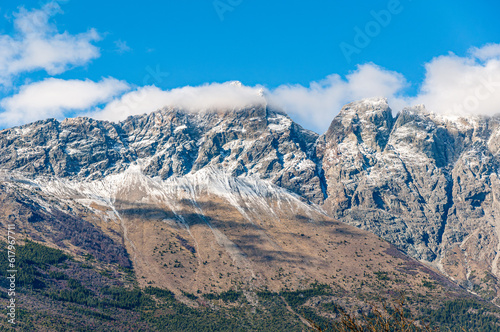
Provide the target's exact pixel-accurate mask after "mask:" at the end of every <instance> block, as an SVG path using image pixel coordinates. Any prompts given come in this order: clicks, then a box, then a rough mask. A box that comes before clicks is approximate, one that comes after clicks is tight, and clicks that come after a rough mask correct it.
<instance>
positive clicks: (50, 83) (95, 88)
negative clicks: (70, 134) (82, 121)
mask: <svg viewBox="0 0 500 332" xmlns="http://www.w3.org/2000/svg"><path fill="white" fill-rule="evenodd" d="M128 89H129V85H128V84H127V83H126V82H123V81H119V80H116V79H114V78H104V79H102V80H101V81H99V82H94V81H90V80H84V81H82V80H62V79H56V78H48V79H45V80H43V81H41V82H36V83H31V84H28V85H24V86H22V87H21V88H20V91H19V93H17V94H15V95H14V96H11V97H8V98H4V99H3V100H2V101H1V102H0V106H1V107H2V108H3V109H4V110H5V111H4V112H2V113H0V124H1V125H4V126H5V125H8V126H12V125H18V124H23V123H27V122H31V121H36V120H41V119H47V118H52V117H55V118H63V117H65V116H67V114H68V113H69V112H71V111H75V110H76V111H80V112H81V111H82V110H86V109H89V108H91V107H94V106H96V105H98V104H101V103H106V102H109V101H111V99H112V98H113V97H114V96H117V95H120V94H122V93H123V92H125V91H126V90H128Z"/></svg>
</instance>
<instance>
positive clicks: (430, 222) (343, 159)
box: [0, 99, 500, 300]
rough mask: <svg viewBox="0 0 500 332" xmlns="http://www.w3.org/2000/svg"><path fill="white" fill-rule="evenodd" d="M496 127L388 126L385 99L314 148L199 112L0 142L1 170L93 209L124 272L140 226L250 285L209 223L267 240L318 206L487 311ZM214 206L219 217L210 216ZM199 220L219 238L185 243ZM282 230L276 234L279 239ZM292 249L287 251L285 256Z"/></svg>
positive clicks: (299, 137)
mask: <svg viewBox="0 0 500 332" xmlns="http://www.w3.org/2000/svg"><path fill="white" fill-rule="evenodd" d="M498 124H499V120H498V119H497V118H495V117H493V118H481V117H474V118H473V117H471V118H465V119H464V118H460V119H458V118H457V119H451V118H447V117H443V116H439V115H436V114H433V113H430V112H428V111H426V110H425V108H424V107H423V106H417V107H413V108H409V109H405V110H403V111H402V112H401V113H399V114H398V115H397V116H394V115H393V114H392V111H391V109H390V108H389V106H388V104H387V101H386V100H385V99H367V100H362V101H359V102H355V103H351V104H348V105H346V106H345V107H344V108H343V109H342V110H341V112H340V113H339V115H338V116H337V117H336V118H335V119H334V120H333V122H332V124H331V126H330V128H329V130H328V131H327V132H326V133H325V134H324V135H321V136H318V135H317V134H315V133H313V132H310V131H307V130H304V129H303V128H301V127H300V126H299V125H297V124H295V123H294V122H293V121H292V120H291V119H290V118H289V117H288V116H286V115H285V114H283V113H280V112H276V111H273V110H270V109H268V108H267V107H265V106H255V107H249V108H247V109H243V110H237V111H205V112H198V113H189V112H184V111H182V110H178V109H164V110H161V111H157V112H153V113H150V114H148V115H143V116H136V117H131V118H128V119H127V120H125V121H123V122H120V123H117V124H113V123H108V122H105V121H96V120H92V119H88V118H76V119H67V120H64V121H62V122H58V121H55V120H46V121H39V122H36V123H33V124H29V125H25V126H22V127H16V128H11V129H7V130H3V131H0V169H1V170H2V171H3V172H4V173H3V179H4V181H8V182H10V183H12V181H14V182H16V181H17V182H16V183H21V182H19V181H25V182H26V181H28V182H30V181H31V182H32V183H33V184H34V186H38V188H40V189H39V190H41V192H42V193H43V195H48V196H47V197H49V196H50V197H52V199H55V200H62V201H64V206H67V210H68V209H76V210H78V211H84V210H85V209H88V211H92V215H94V216H95V218H96V220H97V219H99V220H101V221H102V222H103V223H102V224H99V225H101V226H102V227H103V229H107V228H110V230H107V231H106V232H105V233H106V234H107V235H106V236H107V237H106V239H108V238H109V239H113V234H115V233H113V232H118V233H120V232H121V234H122V236H123V237H124V238H125V240H124V244H125V246H127V243H129V244H128V247H127V251H128V252H129V253H132V254H131V259H132V261H133V262H134V259H136V261H140V260H137V257H135V256H134V255H141V252H142V251H141V250H138V249H137V246H136V244H137V243H138V242H141V241H143V242H144V238H143V236H144V234H147V233H148V234H149V233H151V234H150V235H151V236H153V231H154V227H156V226H154V225H153V226H154V227H153V226H152V224H151V225H150V226H148V227H146V228H144V227H145V226H144V227H143V226H141V227H142V228H141V227H139V226H138V225H140V223H139V220H144V219H145V218H146V219H148V218H149V219H151V218H152V219H154V220H155V222H156V220H159V221H162V220H163V221H164V220H166V221H165V223H167V224H168V223H172V222H173V224H172V225H170V226H168V227H170V228H169V229H170V231H171V233H172V234H174V233H175V234H176V236H180V237H181V238H182V239H184V241H181V244H182V243H184V245H186V246H189V247H186V248H196V245H195V244H194V242H193V243H191V242H190V241H189V240H188V239H189V238H192V241H199V240H200V239H211V240H208V241H209V242H208V243H212V242H213V241H215V242H217V243H219V244H220V245H221V246H222V247H224V248H226V254H227V255H229V256H228V261H229V260H232V261H233V262H239V265H238V264H236V263H235V266H238V269H237V271H240V269H241V271H247V272H241V271H240V272H236V271H232V270H231V269H228V270H227V271H225V273H229V274H231V273H240V274H241V278H243V279H245V278H247V279H248V280H252V278H253V279H255V276H252V273H253V272H252V273H251V272H248V271H255V270H248V269H247V268H245V266H249V265H248V264H250V265H251V263H249V261H248V259H247V258H245V257H248V256H251V254H250V253H249V252H247V251H243V252H240V251H238V250H236V249H235V248H241V247H242V246H243V244H242V243H243V242H238V241H242V240H241V239H239V240H238V236H236V233H234V234H233V233H231V231H227V232H229V233H225V232H226V231H224V232H222V233H220V232H218V231H216V229H217V228H218V227H217V226H216V225H217V222H214V223H211V221H217V220H222V219H224V218H225V217H227V216H224V218H223V215H224V212H223V210H224V209H226V211H228V210H227V209H229V208H228V206H231V208H230V209H229V210H230V211H231V212H230V213H229V212H228V215H232V216H233V217H232V218H233V219H234V220H240V219H241V220H247V221H249V222H250V221H251V223H253V224H254V226H252V227H254V228H255V227H256V228H255V229H261V230H262V229H265V228H266V227H267V226H264V225H263V224H260V223H261V222H265V220H264V219H266V220H274V221H275V222H276V223H278V222H279V220H282V219H284V218H285V219H287V218H288V219H289V220H292V219H293V220H295V218H296V216H297V215H300V216H302V217H303V218H305V219H308V220H314V219H316V220H317V219H318V218H319V219H322V218H327V217H326V216H325V215H324V213H323V212H322V210H321V208H322V209H323V210H324V211H326V213H327V214H328V215H330V216H331V217H334V218H336V219H338V220H340V221H343V222H345V223H348V224H351V225H354V226H357V227H359V228H363V229H365V230H369V231H370V232H373V233H375V234H377V235H379V236H381V237H383V238H385V239H387V240H388V241H390V242H392V243H394V244H395V245H397V246H398V247H400V248H402V249H403V250H405V251H406V252H407V253H408V254H410V255H411V256H413V257H416V258H418V259H420V260H422V261H425V262H427V263H429V264H432V265H434V266H435V267H436V268H438V269H440V270H441V271H442V272H444V273H445V274H447V275H448V276H450V277H451V278H454V279H456V280H457V281H458V282H459V283H461V284H463V285H464V286H466V287H468V288H469V289H470V290H472V291H475V292H478V293H480V295H482V296H483V297H485V298H488V299H489V300H495V299H496V297H497V294H498V289H497V286H496V283H497V277H498V276H499V273H500V272H499V270H498V269H499V268H498V264H499V258H500V250H499V249H500V247H499V246H500V241H499V236H500V234H498V227H500V225H497V224H498V220H500V218H499V217H500V216H498V211H499V209H498V198H499V195H500V193H499V190H500V180H499V179H498V175H497V173H498V171H497V169H498V151H499V149H500V128H499V126H498ZM133 174H135V175H133ZM9 179H10V180H9ZM22 183H24V182H22ZM125 184H127V185H125ZM165 188H167V189H165ZM168 188H170V189H168ZM266 188H267V189H266ZM24 189H25V190H28V191H29V188H24ZM278 189H279V190H278ZM280 190H283V191H280ZM217 197H218V198H217ZM221 197H222V199H223V202H224V203H223V204H222V203H221V204H222V205H221V206H224V207H225V208H224V209H222V208H220V209H219V208H217V206H216V205H211V207H209V205H210V204H209V202H212V203H213V202H217V201H218V200H219V199H221ZM209 198H210V199H209ZM40 200H43V199H41V198H40ZM71 200H73V201H76V202H77V203H78V204H79V205H78V207H77V206H76V205H75V206H73V205H72V204H73V203H71ZM282 201H283V202H285V201H288V202H292V201H293V203H290V204H289V205H288V206H286V204H285V205H280V202H282ZM172 202H174V203H172ZM175 202H176V203H175ZM75 204H76V203H75ZM207 204H208V205H207ZM228 204H229V205H228ZM265 206H268V207H269V206H272V207H274V208H271V209H270V210H269V209H268V208H266V207H265ZM290 211H295V212H293V213H292V214H290V213H291V212H290ZM214 213H215V214H214ZM81 214H83V215H85V214H86V213H83V212H81ZM87 215H88V214H87ZM201 216H204V217H203V218H202V217H201ZM93 218H94V217H93ZM141 218H142V219H141ZM197 218H198V219H199V220H198V219H197ZM200 218H201V219H200ZM221 218H222V219H221ZM87 219H88V218H87ZM299 219H300V218H299ZM169 220H170V221H169ZM183 220H184V221H183ZM186 220H187V221H186ZM196 220H198V221H196ZM200 220H201V221H203V222H204V223H205V224H207V225H211V227H214V228H213V229H212V231H211V233H210V234H212V235H207V234H206V233H203V232H204V231H203V232H201V231H200V233H197V235H193V234H192V233H190V232H191V231H192V230H191V228H189V227H188V228H186V227H185V226H186V225H188V226H189V225H191V226H193V225H195V224H199V223H200ZM257 220H260V221H258V222H256V221H257ZM174 221H175V222H174ZM106 222H111V224H109V225H112V224H113V223H114V225H115V226H113V227H111V226H110V227H108V226H106V225H108V224H106ZM183 222H185V223H186V224H183ZM227 222H228V221H227ZM227 222H226V223H225V225H227ZM155 225H156V224H155ZM183 225H184V226H183ZM214 225H215V226H214ZM242 225H243V224H241V225H239V226H238V227H240V226H241V227H243V228H241V230H243V229H245V230H246V229H248V227H247V226H242ZM256 225H257V226H256ZM181 226H182V227H184V228H185V229H186V231H181V230H179V229H182V227H181ZM138 227H139V228H138ZM158 227H159V226H158ZM176 227H177V228H179V227H181V228H179V229H177V228H176ZM238 227H236V226H235V229H239V228H238ZM280 227H281V226H280ZM287 227H291V226H287ZM293 227H295V228H297V227H298V226H297V225H295V226H293ZM301 227H302V226H301ZM299 228H300V227H299ZM285 229H286V227H285V228H284V229H281V228H279V227H278V228H277V229H276V230H280V231H279V232H280V233H279V234H282V233H283V234H284V232H285ZM297 229H298V228H297ZM245 232H246V231H245ZM256 232H257V231H256ZM301 232H302V231H301ZM181 233H182V234H181ZM271 233H272V232H271ZM96 234H97V233H96ZM221 234H222V235H224V234H225V237H224V236H222V235H221ZM228 234H231V235H228ZM269 234H270V233H268V232H264V231H261V232H260V233H259V232H257V233H255V234H253V235H252V236H254V237H255V238H256V239H257V238H258V239H260V240H259V241H260V242H261V243H266V244H262V245H263V247H262V248H260V249H259V250H261V251H267V252H272V251H273V250H274V251H276V250H275V249H276V248H277V247H276V242H275V241H274V240H272V241H271V240H269V239H270V238H269V236H270V235H269ZM96 236H97V235H96ZM99 236H101V235H99ZM102 236H104V235H102ZM102 236H101V237H102ZM172 236H174V235H172ZM212 237H213V238H212ZM271 237H272V238H274V239H276V238H280V239H281V237H282V235H277V234H274V235H272V236H271ZM127 238H128V240H127ZM174 238H176V239H177V240H178V238H177V237H175V236H174ZM263 239H267V240H263ZM115 240H116V239H115ZM177 240H176V241H177ZM268 240H269V242H266V241H268ZM106 241H108V240H106ZM110 241H111V240H110ZM116 241H118V240H116ZM116 241H115V242H116ZM127 241H128V242H127ZM179 241H180V240H179ZM287 241H288V240H284V242H283V240H282V242H283V243H285V242H287ZM202 242H203V241H202ZM134 243H135V244H134ZM203 243H204V242H203ZM235 243H239V244H235ZM159 244H160V243H159V242H158V245H159ZM134 246H135V247H134ZM144 246H145V244H144ZM144 246H142V247H143V248H146V247H144ZM300 246H302V247H303V248H304V250H312V251H314V252H315V251H316V250H317V248H316V249H312V247H311V246H305V244H301V245H300ZM300 246H299V247H300ZM299 247H297V248H295V247H294V248H293V249H292V248H291V247H290V248H289V249H290V250H288V249H286V250H285V251H286V252H287V253H288V254H289V255H292V253H293V252H295V251H296V250H300V249H299ZM147 248H149V247H147ZM273 248H274V249H273ZM149 249H151V250H153V248H149ZM149 249H148V250H149ZM323 249H324V248H323ZM323 249H321V250H323ZM196 250H197V249H196ZM202 250H204V251H206V252H208V249H207V248H205V249H202ZM235 250H236V251H235ZM249 250H250V249H249ZM252 250H253V249H252ZM280 250H282V249H280ZM287 250H288V251H287ZM318 250H319V249H318ZM188 251H190V250H189V249H188ZM278 251H279V250H278ZM285 251H283V252H285ZM280 252H281V251H280ZM214 254H215V253H214ZM288 254H287V255H288ZM186 255H187V256H186V259H187V260H189V259H191V258H189V257H190V256H189V253H188V252H186ZM122 256H123V255H122V254H120V255H119V257H122ZM233 256H234V257H233ZM123 257H125V256H123ZM255 257H257V256H255ZM318 257H319V256H318ZM255 259H257V258H255ZM300 259H303V258H300ZM304 259H305V258H304ZM318 259H319V258H318ZM117 260H121V261H124V262H125V260H124V258H119V259H118V258H117ZM206 261H207V262H208V261H209V259H208V258H207V259H206ZM186 264H188V263H186ZM189 264H195V260H193V262H191V263H189ZM196 264H197V263H196ZM207 264H208V263H207ZM318 264H319V263H318ZM153 265H154V264H153ZM193 266H194V265H193ZM218 268H219V267H218ZM144 269H147V264H146V265H144ZM266 269H267V268H263V269H262V270H261V271H260V272H259V273H260V275H261V276H264V277H266V272H265V271H266ZM202 270H203V269H202ZM230 270H231V271H230ZM257 270H258V269H257ZM207 271H208V270H207ZM212 272H213V271H212ZM212 272H210V273H212ZM151 273H153V274H154V273H156V274H161V273H160V272H158V271H156V272H155V271H152V272H151ZM184 273H187V272H184ZM203 273H208V272H203ZM213 273H215V272H213ZM245 273H246V274H245ZM248 273H250V274H248ZM309 276H310V275H308V274H307V273H306V274H305V276H304V278H307V277H309ZM267 277H269V278H271V277H270V276H267ZM160 279H161V278H160ZM160 279H158V280H160ZM182 279H183V278H182ZM161 280H163V279H161ZM168 280H170V279H168ZM175 280H176V283H178V284H179V283H183V282H185V281H186V280H181V279H175ZM187 280H188V279H187ZM163 282H165V283H168V282H170V281H167V280H163ZM188 284H189V283H187V284H186V285H188ZM204 287H208V286H207V285H206V284H204Z"/></svg>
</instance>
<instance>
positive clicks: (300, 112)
mask: <svg viewBox="0 0 500 332" xmlns="http://www.w3.org/2000/svg"><path fill="white" fill-rule="evenodd" d="M406 84H407V83H406V80H405V78H404V77H403V76H402V75H401V74H399V73H396V72H392V71H388V70H385V69H383V68H381V67H379V66H376V65H374V64H365V65H360V66H358V69H357V70H356V71H354V72H352V73H351V74H349V75H347V76H346V78H345V79H343V78H342V77H340V76H339V75H336V74H334V75H330V76H328V77H327V78H326V79H324V80H321V81H318V82H311V83H310V84H309V87H304V86H302V85H282V86H280V87H278V88H276V89H274V90H272V91H271V92H270V95H269V100H270V104H271V105H273V106H277V107H282V108H283V109H284V110H285V111H286V112H287V113H288V114H289V115H290V116H291V117H292V118H294V119H295V120H296V121H297V122H299V123H300V124H302V125H303V126H305V127H306V128H310V129H315V130H318V131H319V132H323V131H325V130H326V129H327V128H328V126H329V125H330V122H331V120H333V118H334V117H335V115H337V113H338V112H339V111H340V109H341V108H342V106H343V105H345V104H346V103H349V102H351V101H355V100H358V99H363V98H370V97H387V98H389V101H390V102H392V103H391V104H392V105H395V106H396V107H399V106H400V105H402V100H401V99H400V98H398V97H397V94H398V92H400V91H401V90H402V89H403V88H404V87H405V86H406Z"/></svg>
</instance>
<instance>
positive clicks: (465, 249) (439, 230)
mask: <svg viewBox="0 0 500 332" xmlns="http://www.w3.org/2000/svg"><path fill="white" fill-rule="evenodd" d="M498 124H499V118H498V117H492V118H490V117H468V118H451V117H445V116H440V115H437V114H434V113H431V112H428V111H427V110H426V109H425V108H424V107H423V106H416V107H413V108H408V109H405V110H403V111H402V112H401V113H399V114H398V115H397V116H395V117H393V115H392V111H391V110H390V108H389V106H388V105H387V102H386V100H383V99H378V100H364V101H360V102H355V103H352V104H349V105H346V106H345V107H344V108H343V109H342V111H341V112H340V114H339V115H338V116H337V117H336V118H335V120H334V121H333V122H332V124H331V126H330V128H329V129H328V131H327V132H326V133H325V134H324V135H322V136H321V137H320V138H319V139H318V143H317V155H318V159H319V160H322V167H323V170H324V172H325V178H326V180H327V188H328V190H327V196H328V197H327V199H326V200H325V201H324V203H323V206H324V207H325V209H326V210H327V211H329V212H330V214H331V215H332V216H334V217H336V218H337V219H338V220H341V221H344V222H346V223H348V224H351V225H355V226H357V227H360V228H363V229H366V230H369V231H371V232H373V233H375V234H377V235H379V236H381V237H383V238H385V239H387V240H388V241H390V242H391V243H394V244H395V245H397V246H398V247H399V248H402V249H403V250H404V251H405V252H407V253H408V254H410V255H411V256H413V257H415V258H417V259H419V260H421V261H424V262H428V263H431V265H432V266H435V267H436V268H437V269H439V270H440V271H442V272H443V273H445V274H446V275H448V276H449V277H451V278H452V279H454V280H456V281H457V282H458V283H459V284H461V285H463V286H464V287H467V288H468V289H469V290H471V291H473V292H476V293H479V294H481V296H483V297H484V298H487V299H489V300H493V301H497V299H498V294H499V293H498V291H499V289H498V284H497V281H498V263H499V262H498V259H499V257H500V256H499V255H500V250H498V249H499V244H500V242H499V234H498V229H497V228H498V220H499V215H498V203H497V198H498V197H499V196H498V194H499V192H498V188H499V182H498V165H499V163H498V161H499V159H498V158H499V157H498V152H499V146H500V136H499V134H500V128H499V127H498Z"/></svg>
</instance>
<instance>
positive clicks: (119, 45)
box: [114, 39, 132, 54]
mask: <svg viewBox="0 0 500 332" xmlns="http://www.w3.org/2000/svg"><path fill="white" fill-rule="evenodd" d="M114 44H115V47H116V52H118V53H120V54H122V53H125V52H130V51H131V50H132V49H131V48H130V47H129V46H128V44H127V42H126V41H123V40H121V39H118V40H115V41H114Z"/></svg>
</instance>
